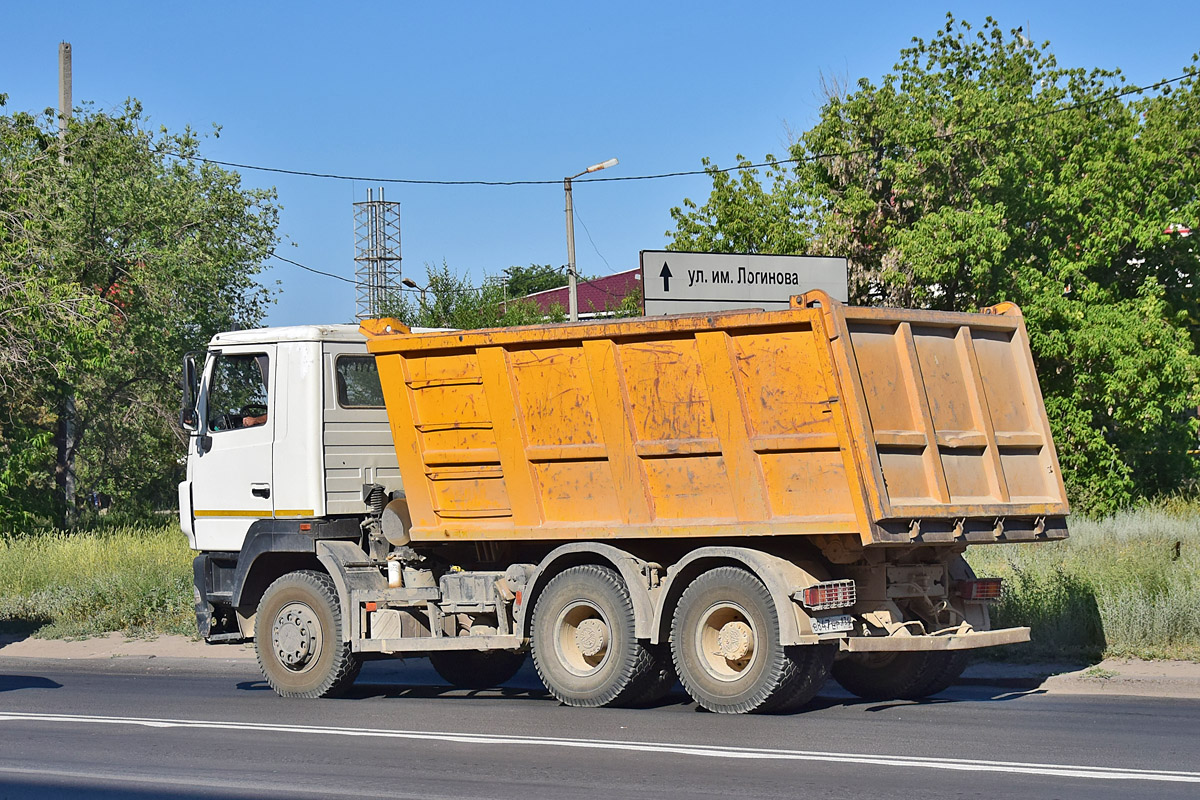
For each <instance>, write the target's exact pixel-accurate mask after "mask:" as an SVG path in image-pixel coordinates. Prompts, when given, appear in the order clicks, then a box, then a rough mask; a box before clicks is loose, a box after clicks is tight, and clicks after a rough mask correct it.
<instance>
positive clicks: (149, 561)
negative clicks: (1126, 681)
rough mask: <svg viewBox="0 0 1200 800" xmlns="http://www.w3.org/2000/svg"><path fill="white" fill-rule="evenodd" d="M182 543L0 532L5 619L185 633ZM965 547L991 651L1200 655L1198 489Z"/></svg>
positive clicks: (83, 632) (123, 533) (133, 531)
mask: <svg viewBox="0 0 1200 800" xmlns="http://www.w3.org/2000/svg"><path fill="white" fill-rule="evenodd" d="M191 557H192V554H191V552H190V551H189V550H188V547H187V542H186V540H185V539H184V537H183V534H181V533H180V532H179V530H178V528H177V527H176V526H175V525H173V524H168V525H162V526H145V525H143V526H136V525H122V526H112V527H107V528H100V529H98V530H94V531H91V532H75V533H71V534H64V533H59V532H52V533H42V534H27V535H16V536H11V537H7V538H6V537H3V536H0V633H8V634H13V633H17V634H29V635H33V636H37V637H43V638H63V637H77V636H91V635H95V634H101V633H106V632H109V631H120V632H123V633H125V634H127V635H130V636H147V635H156V634H162V633H177V634H183V635H188V636H194V635H195V618H194V616H193V613H192V574H191ZM967 558H968V560H969V561H970V562H971V565H972V566H973V567H974V568H975V571H976V572H977V573H979V574H980V575H987V576H999V577H1003V578H1004V579H1005V585H1006V591H1005V595H1004V598H1003V599H1002V600H1001V602H1000V603H999V604H998V605H997V606H996V607H995V608H994V609H993V616H992V622H993V625H995V626H1009V625H1029V626H1031V627H1032V628H1033V641H1032V642H1031V643H1030V644H1028V645H1018V646H1014V647H1007V648H1000V649H997V650H992V651H988V654H989V655H990V656H992V657H1000V658H1010V659H1030V660H1033V659H1062V660H1068V661H1076V660H1091V659H1097V658H1101V657H1105V656H1108V657H1129V658H1146V659H1155V658H1181V659H1189V660H1193V661H1200V501H1192V502H1168V503H1159V504H1157V505H1153V506H1144V507H1142V508H1140V509H1138V510H1133V511H1123V512H1119V513H1117V514H1115V515H1112V516H1109V517H1104V518H1102V519H1088V518H1085V517H1081V516H1077V517H1074V518H1072V520H1071V538H1070V539H1068V540H1066V541H1065V542H1058V543H1054V544H1046V543H1043V544H1024V545H995V546H987V545H979V546H975V547H971V548H969V549H968V551H967Z"/></svg>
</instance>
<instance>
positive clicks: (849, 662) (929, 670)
mask: <svg viewBox="0 0 1200 800" xmlns="http://www.w3.org/2000/svg"><path fill="white" fill-rule="evenodd" d="M967 658H968V656H967V653H966V652H965V651H962V650H958V651H941V650H938V651H919V652H915V653H860V654H856V655H851V656H847V657H846V658H845V659H843V660H841V661H838V662H837V663H836V664H834V665H833V677H834V679H835V680H837V682H838V683H840V684H841V685H842V688H843V689H845V690H846V691H848V692H850V693H851V694H856V695H858V696H859V697H861V698H862V699H864V700H920V699H921V698H923V697H929V696H930V695H935V694H937V693H938V692H942V691H945V690H946V689H947V688H949V687H950V685H951V684H952V683H954V681H956V680H957V679H958V676H959V675H962V672H963V670H964V669H966V666H967Z"/></svg>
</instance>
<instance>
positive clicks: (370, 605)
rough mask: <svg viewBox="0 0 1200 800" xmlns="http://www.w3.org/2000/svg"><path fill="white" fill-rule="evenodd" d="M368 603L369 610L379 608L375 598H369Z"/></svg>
mask: <svg viewBox="0 0 1200 800" xmlns="http://www.w3.org/2000/svg"><path fill="white" fill-rule="evenodd" d="M366 605H367V611H374V610H375V609H377V608H379V606H378V604H376V603H375V601H374V600H368V601H367V604H366Z"/></svg>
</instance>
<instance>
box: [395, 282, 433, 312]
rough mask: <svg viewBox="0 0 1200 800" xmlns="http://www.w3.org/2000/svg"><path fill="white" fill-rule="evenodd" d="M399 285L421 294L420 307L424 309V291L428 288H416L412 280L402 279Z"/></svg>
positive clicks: (415, 283)
mask: <svg viewBox="0 0 1200 800" xmlns="http://www.w3.org/2000/svg"><path fill="white" fill-rule="evenodd" d="M400 283H402V284H404V285H405V286H407V287H408V288H410V289H416V290H417V291H418V292H420V293H421V307H422V308H424V307H425V290H426V289H428V288H429V287H428V286H418V285H417V282H416V281H414V280H413V279H412V278H402V279H401V280H400Z"/></svg>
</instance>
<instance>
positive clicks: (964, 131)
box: [160, 70, 1196, 297]
mask: <svg viewBox="0 0 1200 800" xmlns="http://www.w3.org/2000/svg"><path fill="white" fill-rule="evenodd" d="M1195 75H1196V72H1195V70H1192V71H1189V72H1186V73H1184V74H1182V75H1177V76H1175V77H1174V78H1167V79H1164V80H1161V81H1157V82H1156V83H1152V84H1148V85H1145V86H1130V87H1128V88H1126V89H1123V90H1121V91H1119V92H1111V93H1109V94H1107V95H1105V96H1103V97H1098V98H1095V99H1092V100H1085V101H1080V102H1078V103H1073V104H1071V105H1068V106H1057V107H1055V108H1050V109H1047V110H1045V111H1039V112H1035V113H1032V114H1026V115H1024V116H1020V117H1013V118H1012V119H1008V120H1000V121H998V122H992V123H988V124H986V125H977V126H974V127H969V128H956V129H954V130H949V131H946V132H945V133H938V134H931V135H929V136H924V137H917V138H914V139H909V140H905V141H899V142H895V143H894V146H901V147H904V146H913V145H918V144H924V143H927V142H933V141H942V140H949V139H953V138H956V137H960V136H966V135H969V134H971V133H979V132H983V131H994V130H996V129H998V128H1002V127H1007V126H1010V125H1017V124H1020V123H1022V122H1029V121H1031V120H1035V119H1044V118H1046V117H1050V116H1053V115H1055V114H1062V113H1066V112H1068V111H1076V110H1079V109H1082V108H1087V107H1088V106H1093V105H1098V104H1101V103H1105V102H1109V101H1111V100H1116V99H1120V98H1122V97H1126V96H1128V95H1131V94H1138V93H1142V92H1148V91H1153V90H1155V89H1160V88H1163V87H1165V86H1169V85H1171V84H1174V83H1178V82H1179V81H1181V80H1184V79H1186V78H1188V77H1195ZM878 149H879V148H878V146H870V147H861V148H855V149H852V150H842V151H835V152H823V153H813V154H810V155H806V156H799V157H796V158H784V159H772V160H769V161H762V162H756V163H740V164H736V165H734V166H731V167H706V168H705V169H699V170H680V171H676V172H661V173H655V174H649V175H616V176H606V177H595V178H579V179H576V180H575V182H576V183H584V182H588V183H601V182H616V181H644V180H660V179H665V178H679V177H689V176H696V175H717V174H722V173H729V172H738V171H741V170H747V169H758V168H761V167H774V166H779V165H781V164H800V163H805V162H810V161H819V160H821V159H827V158H839V157H841V158H846V157H849V156H853V155H861V154H864V153H870V152H874V151H876V150H878ZM160 152H162V153H163V154H164V155H167V156H171V157H174V158H178V159H181V160H193V161H200V162H202V163H205V164H214V165H217V166H223V167H232V168H235V169H248V170H255V171H259V172H269V173H274V174H281V175H296V176H301V177H311V178H327V179H332V180H348V181H366V182H369V183H395V184H406V185H422V186H546V185H557V184H559V183H562V180H560V179H555V180H511V181H489V180H429V179H416V178H383V177H365V176H353V175H342V174H337V173H330V172H313V171H309V170H296V169H286V168H282V167H267V166H261V165H256V164H244V163H239V162H234V161H224V160H221V159H214V158H207V157H205V156H200V155H195V154H192V155H185V154H181V153H177V152H173V151H170V150H165V149H164V150H160ZM576 216H578V212H577V213H576ZM579 221H580V224H582V225H583V230H584V232H585V233H586V234H587V237H588V241H589V242H591V244H592V248H593V249H594V250H595V251H596V254H597V255H599V256H600V258H601V260H603V261H604V263H605V265H606V266H608V268H609V270H610V271H611V270H612V266H611V265H610V264H609V263H608V260H607V259H606V258H604V255H603V254H602V253H601V252H600V249H599V248H598V247H597V246H596V242H595V240H594V239H592V234H591V231H589V230H588V227H587V224H586V223H584V221H583V219H582V218H580V220H579ZM269 255H270V256H271V257H273V258H275V259H278V260H279V261H283V262H285V263H287V264H291V265H292V266H295V267H299V268H300V269H303V270H307V271H308V272H312V273H315V274H317V275H324V276H326V277H329V278H333V279H335V280H339V281H343V282H345V283H351V284H357V281H355V280H352V279H350V278H346V277H343V276H341V275H337V274H334V273H332V272H325V271H323V270H319V269H315V268H313V267H310V266H308V265H306V264H301V263H300V262H298V261H293V260H292V259H289V258H285V257H284V256H281V255H279V254H278V253H276V252H275V251H271V253H270V254H269ZM614 274H615V273H614ZM576 277H577V279H578V280H581V281H583V282H584V283H587V284H589V285H591V286H593V287H595V288H598V289H600V290H601V291H603V292H605V293H606V294H609V295H610V296H613V297H615V296H616V295H614V294H612V293H611V292H608V291H607V290H606V289H603V288H602V287H599V286H597V285H596V284H595V283H593V282H592V281H590V280H587V279H585V278H583V277H582V276H579V275H578V273H577V274H576ZM402 291H412V292H416V291H418V290H416V289H409V288H407V287H404V288H403V289H402ZM464 291H478V289H475V288H474V287H473V288H472V289H471V290H464Z"/></svg>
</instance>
